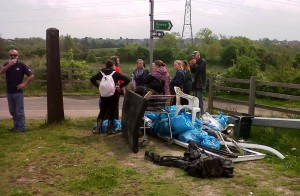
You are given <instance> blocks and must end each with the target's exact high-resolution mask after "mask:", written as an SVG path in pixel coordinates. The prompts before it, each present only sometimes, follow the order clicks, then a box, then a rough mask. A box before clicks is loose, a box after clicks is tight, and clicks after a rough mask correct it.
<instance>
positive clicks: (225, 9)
mask: <svg viewBox="0 0 300 196" xmlns="http://www.w3.org/2000/svg"><path fill="white" fill-rule="evenodd" d="M152 1H153V2H154V16H153V18H154V20H170V21H171V22H172V24H173V27H172V29H171V30H170V31H167V32H169V33H173V32H178V33H179V34H180V35H183V36H184V38H188V37H190V36H189V35H190V32H191V31H192V33H193V36H195V35H196V33H197V32H199V31H200V30H201V29H203V28H208V29H210V30H211V31H212V32H213V34H216V35H218V36H220V35H222V36H226V37H231V36H243V37H247V38H249V39H252V40H259V39H264V38H268V39H270V40H273V39H277V40H279V41H282V40H287V41H293V40H298V41H299V40H300V0H188V2H191V12H190V13H191V17H189V13H188V15H187V16H186V17H185V12H186V9H185V8H186V0H152ZM188 11H189V10H188ZM0 13H1V17H0V37H2V38H4V39H14V38H30V37H40V38H44V39H45V38H46V30H47V29H49V28H56V29H58V30H59V35H64V36H66V35H69V36H71V37H72V38H84V37H92V38H103V39H107V38H110V39H119V38H120V37H122V38H124V39H126V38H129V39H144V38H149V37H150V17H149V14H150V0H1V1H0ZM190 19H191V20H190ZM189 20H190V21H189ZM183 29H184V31H183Z"/></svg>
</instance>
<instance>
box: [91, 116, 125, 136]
mask: <svg viewBox="0 0 300 196" xmlns="http://www.w3.org/2000/svg"><path fill="white" fill-rule="evenodd" d="M107 126H108V120H107V119H106V120H104V121H103V123H102V129H101V133H107ZM96 128H97V123H96V124H95V126H94V127H93V128H92V132H93V133H94V132H96ZM121 130H122V125H121V121H119V120H117V119H114V125H113V131H115V132H118V131H121Z"/></svg>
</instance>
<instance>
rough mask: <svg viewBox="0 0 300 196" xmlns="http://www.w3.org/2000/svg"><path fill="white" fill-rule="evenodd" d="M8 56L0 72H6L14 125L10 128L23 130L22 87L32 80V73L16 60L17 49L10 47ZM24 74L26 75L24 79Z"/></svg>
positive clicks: (8, 98) (17, 130) (10, 111)
mask: <svg viewBox="0 0 300 196" xmlns="http://www.w3.org/2000/svg"><path fill="white" fill-rule="evenodd" d="M9 56H10V58H9V60H8V61H7V62H5V63H4V64H3V66H2V67H0V74H4V73H5V74H6V92H7V101H8V108H9V113H10V114H11V115H12V117H13V122H14V126H13V128H12V129H10V130H11V131H15V132H23V131H25V129H26V126H25V113H24V95H23V89H24V88H25V87H26V86H27V84H28V83H29V82H30V81H31V80H33V77H34V75H33V73H32V71H31V70H30V69H29V68H28V66H27V65H25V64H24V63H22V62H20V61H19V60H18V56H19V53H18V51H17V50H15V49H11V50H10V51H9ZM24 75H26V76H27V79H26V80H25V81H24Z"/></svg>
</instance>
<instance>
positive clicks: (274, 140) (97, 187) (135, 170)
mask: <svg viewBox="0 0 300 196" xmlns="http://www.w3.org/2000/svg"><path fill="white" fill-rule="evenodd" d="M11 124H12V122H11V120H9V119H8V120H1V121H0V148H1V152H0V172H1V179H0V195H149V196H152V195H153V196H154V195H250V194H251V193H252V194H254V195H285V194H286V195H299V194H300V185H299V180H300V178H299V176H300V172H299V168H300V160H299V149H300V146H299V145H300V144H299V142H297V141H299V134H298V133H297V131H299V130H294V131H290V130H289V131H286V130H282V131H280V132H279V133H276V132H274V131H272V130H271V129H267V130H265V129H259V128H257V127H254V129H252V130H251V137H250V140H251V141H252V142H257V143H260V144H266V145H269V146H271V147H274V148H276V149H277V150H279V151H280V152H282V153H283V154H284V155H285V156H286V159H284V160H281V159H279V158H277V157H276V156H275V155H272V154H267V156H266V158H265V159H263V160H258V161H250V162H242V163H236V164H235V176H234V177H233V178H213V179H212V178H208V179H200V178H194V177H191V176H189V175H187V174H186V173H185V172H184V171H183V170H181V169H178V168H172V167H162V166H158V165H154V164H153V163H151V162H149V161H145V160H144V152H145V151H146V150H151V151H154V152H156V153H159V154H161V155H177V156H183V152H184V149H183V148H181V147H178V146H176V145H174V146H168V145H167V142H166V141H164V140H161V139H159V138H156V137H150V138H149V144H147V145H146V147H145V148H143V149H141V150H140V151H139V152H138V153H136V154H134V153H132V152H131V151H130V149H129V146H128V144H127V143H126V142H125V141H124V139H123V138H122V136H121V135H120V134H119V135H113V136H106V135H93V134H92V133H91V128H92V126H93V125H94V118H79V119H72V120H71V119H67V120H65V121H64V122H62V123H58V124H52V125H48V124H46V123H45V121H44V120H33V119H29V120H27V127H28V131H27V132H26V133H11V132H9V131H7V129H8V128H9V127H10V125H11ZM276 134H279V135H277V136H276Z"/></svg>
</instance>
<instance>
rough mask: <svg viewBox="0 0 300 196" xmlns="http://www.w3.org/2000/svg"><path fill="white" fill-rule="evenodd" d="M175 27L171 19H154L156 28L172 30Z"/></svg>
mask: <svg viewBox="0 0 300 196" xmlns="http://www.w3.org/2000/svg"><path fill="white" fill-rule="evenodd" d="M172 27H173V24H172V22H171V21H170V20H154V29H156V30H163V31H170V30H171V29H172Z"/></svg>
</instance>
